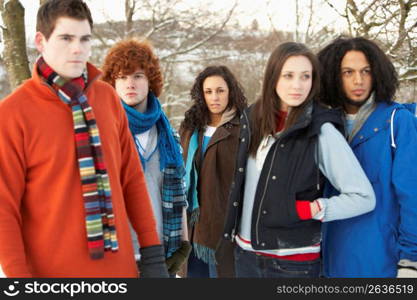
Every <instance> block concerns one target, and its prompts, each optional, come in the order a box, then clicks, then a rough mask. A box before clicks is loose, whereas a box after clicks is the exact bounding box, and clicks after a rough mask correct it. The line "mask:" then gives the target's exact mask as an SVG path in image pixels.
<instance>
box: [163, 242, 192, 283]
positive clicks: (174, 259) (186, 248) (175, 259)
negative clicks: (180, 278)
mask: <svg viewBox="0 0 417 300" xmlns="http://www.w3.org/2000/svg"><path fill="white" fill-rule="evenodd" d="M191 248H192V247H191V244H190V242H189V241H183V242H182V243H181V247H179V248H178V249H177V251H175V252H174V253H173V254H172V256H170V257H169V258H167V260H166V261H165V262H166V265H167V268H168V272H169V274H171V275H173V274H176V273H177V272H178V271H179V269H180V268H181V266H182V265H183V263H185V262H186V261H187V259H188V256H189V255H190V253H191Z"/></svg>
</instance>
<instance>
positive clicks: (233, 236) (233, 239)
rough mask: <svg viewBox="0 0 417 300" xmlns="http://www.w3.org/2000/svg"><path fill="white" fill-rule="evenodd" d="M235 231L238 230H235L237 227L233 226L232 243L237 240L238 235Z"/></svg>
mask: <svg viewBox="0 0 417 300" xmlns="http://www.w3.org/2000/svg"><path fill="white" fill-rule="evenodd" d="M235 232H236V230H235V228H233V229H232V233H231V241H232V243H233V242H234V241H235V237H236V234H235Z"/></svg>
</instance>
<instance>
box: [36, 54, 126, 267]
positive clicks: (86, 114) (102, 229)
mask: <svg viewBox="0 0 417 300" xmlns="http://www.w3.org/2000/svg"><path fill="white" fill-rule="evenodd" d="M36 64H37V69H38V72H39V74H40V75H41V77H43V78H44V79H45V80H46V82H47V83H48V84H49V85H50V86H51V87H52V88H53V89H54V90H55V91H56V93H57V94H58V96H59V98H60V99H61V100H62V101H63V102H64V103H66V104H68V105H69V106H70V107H71V110H72V117H73V121H74V137H75V146H76V152H77V160H78V167H79V171H80V177H81V189H82V194H83V198H84V209H85V223H86V231H87V246H88V250H89V253H90V257H91V258H92V259H100V258H103V257H104V250H112V251H117V250H118V242H117V236H116V227H115V224H114V215H113V209H112V199H111V190H110V183H109V177H108V174H107V170H106V166H105V164H104V159H103V153H102V149H101V142H100V135H99V131H98V128H97V125H96V120H95V118H94V113H93V110H92V109H91V107H90V105H89V104H88V99H87V97H86V96H85V94H84V88H85V84H86V79H87V75H86V74H83V75H82V76H80V77H78V78H74V79H72V80H66V79H64V78H62V77H60V76H59V75H58V74H57V73H56V72H55V71H54V70H53V69H52V68H51V67H50V66H48V65H47V64H46V62H45V60H44V59H43V57H40V58H39V59H38V61H37V62H36Z"/></svg>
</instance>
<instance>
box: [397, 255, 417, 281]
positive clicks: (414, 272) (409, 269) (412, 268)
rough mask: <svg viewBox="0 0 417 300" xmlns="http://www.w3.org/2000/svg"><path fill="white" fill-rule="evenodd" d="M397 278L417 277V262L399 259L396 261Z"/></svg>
mask: <svg viewBox="0 0 417 300" xmlns="http://www.w3.org/2000/svg"><path fill="white" fill-rule="evenodd" d="M397 278H417V262H415V261H411V260H409V259H401V260H400V261H399V262H398V274H397Z"/></svg>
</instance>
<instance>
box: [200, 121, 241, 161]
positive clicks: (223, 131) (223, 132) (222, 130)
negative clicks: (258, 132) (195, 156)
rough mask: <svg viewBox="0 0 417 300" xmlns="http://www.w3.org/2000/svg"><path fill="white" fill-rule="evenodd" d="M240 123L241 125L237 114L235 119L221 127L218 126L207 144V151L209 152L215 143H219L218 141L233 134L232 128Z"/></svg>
mask: <svg viewBox="0 0 417 300" xmlns="http://www.w3.org/2000/svg"><path fill="white" fill-rule="evenodd" d="M238 125H239V117H238V116H237V115H235V116H234V117H233V119H231V120H230V121H229V122H227V123H226V124H223V125H222V126H220V127H217V129H216V132H215V133H214V134H213V136H212V137H211V139H210V141H209V143H208V145H207V149H206V153H207V150H208V149H209V148H210V147H211V146H213V145H214V144H217V143H218V142H220V141H222V140H224V139H226V138H227V137H228V136H229V135H231V132H230V129H231V128H233V127H234V126H238Z"/></svg>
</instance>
